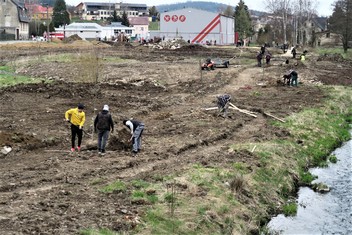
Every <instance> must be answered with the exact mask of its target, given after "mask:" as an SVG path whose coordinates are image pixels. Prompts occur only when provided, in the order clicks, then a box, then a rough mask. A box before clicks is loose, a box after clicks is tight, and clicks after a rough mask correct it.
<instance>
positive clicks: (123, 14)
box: [121, 11, 130, 27]
mask: <svg viewBox="0 0 352 235" xmlns="http://www.w3.org/2000/svg"><path fill="white" fill-rule="evenodd" d="M121 24H122V25H124V26H127V27H130V22H129V21H128V17H127V13H126V11H123V13H122V19H121Z"/></svg>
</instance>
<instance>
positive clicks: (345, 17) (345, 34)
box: [329, 0, 352, 53]
mask: <svg viewBox="0 0 352 235" xmlns="http://www.w3.org/2000/svg"><path fill="white" fill-rule="evenodd" d="M351 25H352V0H338V1H336V2H335V7H334V10H333V13H332V16H331V17H330V18H329V30H330V31H331V32H332V33H336V34H337V35H339V36H340V38H341V41H342V45H343V50H344V52H345V53H346V52H347V50H348V42H349V41H352V27H351Z"/></svg>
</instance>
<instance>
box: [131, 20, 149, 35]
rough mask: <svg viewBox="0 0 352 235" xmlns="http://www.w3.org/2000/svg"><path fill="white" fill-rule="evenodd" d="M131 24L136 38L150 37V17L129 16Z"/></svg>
mask: <svg viewBox="0 0 352 235" xmlns="http://www.w3.org/2000/svg"><path fill="white" fill-rule="evenodd" d="M128 21H129V23H130V26H131V27H133V28H134V30H135V35H136V39H137V40H138V41H139V40H140V39H148V37H149V17H148V16H140V17H128Z"/></svg>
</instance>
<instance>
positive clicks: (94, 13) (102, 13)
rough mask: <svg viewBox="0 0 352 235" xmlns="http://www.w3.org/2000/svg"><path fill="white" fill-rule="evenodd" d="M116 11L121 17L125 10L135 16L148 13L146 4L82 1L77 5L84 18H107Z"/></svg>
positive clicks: (78, 11)
mask: <svg viewBox="0 0 352 235" xmlns="http://www.w3.org/2000/svg"><path fill="white" fill-rule="evenodd" d="M114 11H116V14H117V15H118V16H120V17H121V16H122V14H123V12H126V14H127V16H135V17H137V16H146V15H148V7H147V5H146V4H132V3H122V2H119V3H110V2H109V3H103V2H81V3H80V4H78V5H77V6H76V12H77V14H78V15H79V17H80V18H81V19H83V20H106V19H108V18H110V17H112V16H113V14H114Z"/></svg>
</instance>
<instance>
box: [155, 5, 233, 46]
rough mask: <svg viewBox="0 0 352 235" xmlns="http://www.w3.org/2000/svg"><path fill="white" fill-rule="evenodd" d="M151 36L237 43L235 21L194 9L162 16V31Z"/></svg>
mask: <svg viewBox="0 0 352 235" xmlns="http://www.w3.org/2000/svg"><path fill="white" fill-rule="evenodd" d="M150 36H151V37H154V36H157V37H160V38H162V39H165V40H167V39H174V38H182V39H184V40H185V41H189V42H191V43H200V44H206V43H207V42H208V43H211V44H214V43H216V44H217V45H229V44H234V43H235V19H234V18H233V17H228V16H224V15H221V14H219V13H214V12H208V11H203V10H198V9H193V8H184V9H180V10H175V11H170V12H163V13H161V14H160V30H159V31H150Z"/></svg>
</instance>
